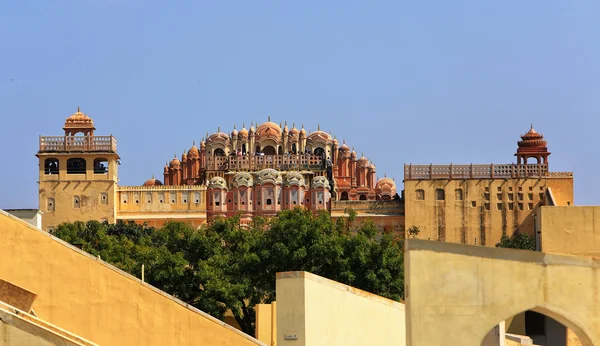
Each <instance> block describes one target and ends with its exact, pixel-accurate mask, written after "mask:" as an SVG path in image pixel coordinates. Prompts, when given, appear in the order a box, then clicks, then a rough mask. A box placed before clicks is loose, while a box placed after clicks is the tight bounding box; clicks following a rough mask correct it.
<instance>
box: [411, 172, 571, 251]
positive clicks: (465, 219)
mask: <svg viewBox="0 0 600 346" xmlns="http://www.w3.org/2000/svg"><path fill="white" fill-rule="evenodd" d="M547 187H551V189H552V191H553V193H554V196H555V198H556V200H557V203H558V204H559V205H560V204H561V203H563V204H562V205H566V203H567V202H569V203H571V204H572V202H573V198H572V197H573V179H572V178H570V177H567V178H543V179H537V178H536V179H473V180H459V179H456V180H449V179H431V180H429V179H422V180H406V181H405V182H404V188H405V190H404V197H405V209H406V218H405V229H408V228H409V227H411V226H419V227H420V228H421V234H420V235H419V236H418V238H419V239H425V240H442V241H447V242H452V243H464V244H471V245H486V246H495V245H496V244H497V243H498V242H499V240H500V238H501V237H502V234H503V232H504V233H506V234H507V235H508V236H511V235H512V234H513V233H514V232H515V231H516V230H519V231H521V232H524V233H527V234H531V235H533V234H534V230H533V229H534V220H533V216H532V213H533V212H534V210H535V209H536V208H537V207H538V206H539V205H540V202H544V201H545V191H546V188H547ZM420 189H422V190H424V192H425V199H424V200H418V199H417V196H416V191H417V190H420ZM436 189H443V190H444V192H445V200H443V201H438V200H436V196H435V191H436ZM459 189H460V190H462V200H458V199H457V194H456V190H459Z"/></svg>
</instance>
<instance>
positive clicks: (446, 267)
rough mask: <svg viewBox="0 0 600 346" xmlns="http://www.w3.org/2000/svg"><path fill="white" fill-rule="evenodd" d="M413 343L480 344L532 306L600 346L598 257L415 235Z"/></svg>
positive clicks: (410, 293)
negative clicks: (496, 329)
mask: <svg viewBox="0 0 600 346" xmlns="http://www.w3.org/2000/svg"><path fill="white" fill-rule="evenodd" d="M405 272H406V275H405V283H406V291H405V294H406V299H407V300H406V307H407V342H408V344H409V345H411V346H425V345H427V346H429V345H464V346H471V345H472V346H480V345H481V341H482V340H483V338H484V337H485V335H486V334H487V333H488V332H489V331H490V329H491V328H492V327H494V326H495V325H497V324H498V323H499V322H500V321H504V320H506V319H508V318H510V317H511V316H514V315H516V314H518V313H521V312H523V311H527V310H533V311H537V312H539V313H542V314H544V315H546V316H548V317H551V318H552V319H554V320H556V321H558V322H560V323H562V324H563V325H565V326H567V327H568V328H570V329H572V330H573V331H574V332H575V333H576V334H577V336H578V337H579V339H580V340H581V345H586V346H591V345H600V304H599V302H600V281H598V276H599V275H600V264H599V263H598V262H597V260H595V259H593V258H590V257H576V256H566V255H555V254H547V253H541V252H534V251H523V250H513V249H500V248H482V247H479V246H469V245H462V244H450V243H443V242H437V241H424V240H417V239H408V240H407V242H406V255H405Z"/></svg>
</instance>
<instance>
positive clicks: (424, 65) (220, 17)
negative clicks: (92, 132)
mask: <svg viewBox="0 0 600 346" xmlns="http://www.w3.org/2000/svg"><path fill="white" fill-rule="evenodd" d="M599 13H600V2H599V1H597V0H589V1H588V0H577V1H564V0H560V1H541V0H539V1H522V0H519V1H517V0H514V1H478V0H472V1H461V0H453V1H445V0H438V1H410V2H409V1H398V0H396V1H351V0H350V1H349V0H345V1H246V0H244V1H149V0H43V1H40V0H4V1H1V2H0V117H1V119H2V122H1V127H0V129H1V131H2V133H1V136H0V145H1V148H2V151H3V156H4V160H3V162H4V165H3V169H2V170H0V172H1V173H0V208H35V207H37V204H38V201H37V183H36V181H37V172H38V171H37V165H38V162H37V159H36V157H35V156H34V155H35V153H36V151H37V150H38V136H39V135H61V134H62V133H63V131H62V129H61V128H62V125H63V122H64V119H65V118H66V117H68V116H69V115H70V114H72V113H73V112H75V111H76V109H77V106H78V105H80V106H81V110H82V111H83V112H85V113H87V114H89V115H90V116H91V117H92V118H93V119H94V121H95V123H96V127H97V134H113V135H115V136H116V137H117V140H118V151H119V154H120V155H121V157H122V162H123V164H122V166H120V172H119V175H120V179H121V181H120V184H121V185H138V184H141V183H143V182H144V181H145V180H146V179H148V178H150V177H151V176H152V175H153V174H155V175H156V176H157V177H160V178H162V168H163V166H164V164H165V161H166V160H170V159H171V158H172V157H173V153H177V154H178V155H181V153H182V151H183V150H184V149H185V150H187V149H189V147H190V146H191V145H192V141H193V140H196V141H197V142H199V140H200V138H201V137H202V136H204V134H205V133H206V132H211V133H212V132H214V131H216V130H217V127H218V126H220V127H221V129H223V130H228V131H230V130H231V129H232V127H233V125H234V124H236V125H237V128H238V129H240V126H241V125H242V123H243V122H245V123H246V125H247V126H248V125H249V123H250V121H251V120H254V121H257V120H258V121H260V122H263V121H266V120H267V116H269V115H270V116H271V118H272V120H273V121H275V122H277V123H279V122H280V121H285V120H287V121H288V124H290V123H292V122H296V124H297V125H299V124H301V123H304V124H305V125H306V127H307V128H308V129H311V130H315V129H316V127H317V124H318V123H320V124H321V127H322V129H323V130H327V131H329V130H330V129H331V130H333V133H334V134H336V135H337V138H338V139H339V140H340V141H341V140H342V139H346V141H347V143H348V144H349V145H350V146H355V148H356V151H357V152H358V153H359V155H360V153H361V152H364V153H365V156H367V157H368V158H370V159H372V160H373V161H374V163H375V164H376V166H377V174H378V176H380V177H382V176H383V175H384V173H387V174H388V176H393V177H395V179H396V181H397V182H398V184H399V185H400V186H402V176H403V164H404V163H410V162H412V163H423V164H428V163H436V164H445V163H450V162H454V163H471V162H473V163H491V162H495V163H510V162H514V156H513V154H514V152H515V150H516V147H517V145H516V142H517V140H519V135H521V134H523V133H524V132H526V131H527V130H528V129H529V124H530V123H533V124H534V126H535V128H536V129H537V130H538V131H539V132H542V133H543V134H544V135H545V137H546V139H547V140H548V143H549V148H550V150H551V152H552V155H551V156H550V168H551V170H553V171H573V172H575V203H576V204H600V197H599V195H600V185H599V184H598V178H599V176H598V174H596V172H597V171H600V155H599V154H598V150H600V147H599V145H598V135H597V133H598V131H599V130H600V126H599V124H600V120H598V118H597V115H598V112H599V111H600V97H599V95H600V86H599V80H600V78H599V77H600V44H599V41H598V38H599V37H600V21H599V20H598V14H599Z"/></svg>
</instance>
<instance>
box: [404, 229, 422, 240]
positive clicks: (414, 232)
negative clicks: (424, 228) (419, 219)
mask: <svg viewBox="0 0 600 346" xmlns="http://www.w3.org/2000/svg"><path fill="white" fill-rule="evenodd" d="M406 232H407V233H408V236H409V237H411V238H416V237H418V236H419V233H421V228H420V227H419V226H410V227H409V228H408V229H407V230H406Z"/></svg>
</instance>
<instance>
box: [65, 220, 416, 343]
mask: <svg viewBox="0 0 600 346" xmlns="http://www.w3.org/2000/svg"><path fill="white" fill-rule="evenodd" d="M348 215H349V216H348V217H344V218H339V219H338V220H337V221H336V222H333V221H332V220H331V217H330V215H329V214H328V213H327V212H321V213H318V214H316V215H315V214H313V213H312V212H310V211H308V210H305V209H302V208H296V209H294V210H286V211H282V212H280V213H279V215H278V216H277V217H276V218H272V219H270V220H267V219H264V218H260V217H256V218H254V220H253V221H252V222H251V224H250V225H248V226H244V227H242V226H241V225H240V220H239V217H237V216H235V217H230V218H214V219H212V220H211V221H210V222H209V223H208V224H205V225H203V226H202V227H200V228H198V229H194V228H192V227H190V226H189V225H188V224H185V223H181V222H168V223H166V224H165V225H164V226H163V227H161V228H160V229H154V228H151V227H147V226H145V225H137V224H135V223H133V222H128V223H125V222H117V223H116V224H113V225H111V224H108V223H99V222H96V221H89V222H87V223H82V222H75V223H71V224H69V223H66V224H63V225H60V226H59V227H58V229H57V231H56V233H55V235H56V236H58V237H59V238H62V239H63V240H65V241H67V242H70V243H72V244H80V245H81V247H82V249H83V250H84V251H87V252H89V253H90V254H92V255H99V256H100V257H101V258H102V259H103V260H105V261H107V262H109V263H112V264H113V265H115V266H117V267H118V268H120V269H122V270H124V271H127V272H129V273H131V274H133V275H135V276H137V277H141V267H142V264H143V265H144V267H145V281H146V282H148V283H149V284H151V285H153V286H155V287H157V288H159V289H161V290H164V291H165V292H168V293H170V294H172V295H174V296H176V297H177V298H179V299H181V300H183V301H185V302H186V303H188V304H191V305H193V306H195V307H197V308H199V309H201V310H203V311H205V312H207V313H209V314H211V315H213V316H215V317H217V318H221V319H222V318H223V317H224V314H225V312H226V311H227V310H230V311H231V312H232V314H233V316H234V317H235V319H236V321H237V322H238V324H239V325H240V326H241V328H242V330H243V331H244V332H246V333H248V334H250V335H252V334H253V333H254V323H255V315H254V306H255V305H256V304H259V303H264V302H271V301H273V300H275V274H276V273H277V272H283V271H309V272H312V273H314V274H317V275H321V276H324V277H327V278H329V279H332V280H336V281H339V282H342V283H345V284H348V285H352V286H354V287H357V288H360V289H363V290H366V291H369V292H372V293H375V294H379V295H382V296H385V297H388V298H391V299H395V300H400V299H402V297H403V294H404V275H403V274H404V273H403V251H402V248H403V242H402V238H401V237H400V236H399V235H398V234H397V233H395V232H393V231H389V229H388V231H384V232H382V231H380V230H379V229H378V228H377V227H376V226H375V225H374V224H373V222H370V221H365V222H362V223H360V224H359V225H356V224H355V221H356V213H353V212H352V211H351V210H349V211H348Z"/></svg>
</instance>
